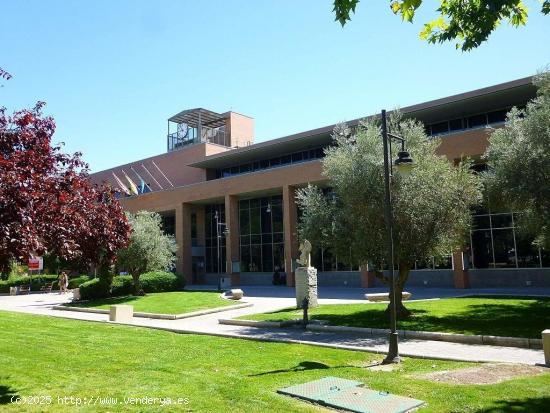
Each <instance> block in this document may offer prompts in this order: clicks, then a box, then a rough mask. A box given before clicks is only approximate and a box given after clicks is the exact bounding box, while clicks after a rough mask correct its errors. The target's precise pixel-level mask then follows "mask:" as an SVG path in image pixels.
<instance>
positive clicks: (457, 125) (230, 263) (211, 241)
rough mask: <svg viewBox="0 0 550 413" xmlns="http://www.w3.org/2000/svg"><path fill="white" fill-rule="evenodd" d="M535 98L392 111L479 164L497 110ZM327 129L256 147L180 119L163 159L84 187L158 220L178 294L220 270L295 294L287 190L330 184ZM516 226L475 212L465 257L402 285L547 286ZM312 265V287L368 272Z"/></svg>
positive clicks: (227, 129)
mask: <svg viewBox="0 0 550 413" xmlns="http://www.w3.org/2000/svg"><path fill="white" fill-rule="evenodd" d="M535 94H536V90H535V88H534V86H533V85H532V84H531V78H524V79H518V80H514V81H511V82H507V83H503V84H499V85H495V86H491V87H487V88H483V89H479V90H474V91H470V92H466V93H462V94H459V95H455V96H449V97H445V98H442V99H437V100H433V101H430V102H425V103H421V104H417V105H413V106H409V107H406V108H403V109H402V112H404V113H405V114H406V116H410V117H414V118H416V119H418V120H420V121H422V122H423V123H424V124H425V125H426V130H427V132H428V134H429V135H430V136H432V137H433V139H438V140H439V141H440V146H439V148H438V151H439V152H440V153H441V154H443V155H445V156H447V157H448V158H449V159H451V160H458V159H460V158H461V157H462V156H470V157H472V158H474V159H477V160H480V155H481V154H483V152H484V150H485V148H486V146H487V138H488V136H489V135H490V133H491V131H492V130H493V128H498V127H500V126H502V125H503V123H504V120H505V115H506V112H507V111H508V110H509V109H510V108H511V107H512V106H520V107H521V106H524V105H525V104H526V103H527V101H528V100H530V99H532V98H533V97H534V96H535ZM358 122H359V119H357V120H354V121H351V122H348V123H349V125H350V126H353V125H357V123H358ZM333 128H334V125H330V126H326V127H322V128H319V129H314V130H310V131H306V132H301V133H297V134H295V135H290V136H285V137H282V138H278V139H273V140H270V141H266V142H261V143H254V120H253V119H252V118H250V117H248V116H245V115H241V114H239V113H235V112H226V113H215V112H212V111H209V110H206V109H202V108H199V109H191V110H186V111H183V112H181V113H178V114H177V115H175V116H173V117H171V118H170V119H169V120H168V133H167V152H166V153H164V154H161V155H157V156H153V157H150V158H146V159H142V160H139V161H136V162H132V163H130V164H126V165H121V166H117V167H115V168H112V169H108V170H105V171H101V172H98V173H95V174H93V175H92V176H91V178H92V180H94V181H95V182H98V183H99V182H103V181H107V182H110V184H111V185H112V186H113V187H115V188H117V189H119V190H120V193H121V202H122V204H123V206H124V208H125V209H126V210H128V211H132V212H136V211H138V210H149V211H157V212H159V213H160V214H161V215H162V216H163V219H164V226H165V230H166V231H167V232H170V233H173V234H174V235H175V237H176V240H177V243H178V247H179V249H178V257H177V266H176V269H177V271H178V272H181V273H183V274H184V275H185V277H186V280H187V283H188V284H204V283H209V284H215V283H217V281H218V270H220V272H221V273H223V274H224V275H225V276H226V278H227V279H228V280H230V282H231V284H232V285H239V284H244V285H246V284H271V282H272V278H273V273H274V271H276V270H279V271H280V272H281V273H286V275H287V284H288V285H293V271H292V270H293V268H295V259H296V258H298V256H299V252H298V241H297V237H296V223H297V215H298V211H297V206H296V203H295V190H296V188H299V187H302V186H305V185H307V184H308V183H313V184H317V185H321V186H327V185H328V182H327V179H326V177H324V176H323V174H322V165H321V160H322V158H323V148H324V147H326V146H327V145H329V144H330V142H331V137H330V135H331V132H332V130H333ZM480 167H482V166H481V161H480ZM216 217H217V219H218V221H216ZM514 217H516V215H515V214H512V213H508V212H505V213H491V211H487V210H480V211H477V212H476V213H475V217H474V222H475V226H474V229H473V230H472V232H471V237H470V245H468V246H465V252H464V253H462V252H454V253H452V252H449V259H448V261H447V262H446V263H443V264H441V263H438V264H436V263H435V262H424V263H418V264H417V268H416V269H415V270H414V271H412V273H411V277H410V281H409V282H410V284H413V285H414V284H417V285H426V286H449V287H451V286H455V287H457V288H465V287H468V286H469V285H471V286H497V285H516V286H526V285H533V286H535V285H543V284H545V285H550V269H549V268H548V267H550V255H548V254H547V253H544V251H539V250H538V249H536V248H534V247H533V246H532V244H531V242H530V240H525V239H522V238H521V236H520V234H519V233H518V232H517V231H516V229H515V227H514ZM217 222H219V223H220V225H217ZM225 228H227V229H228V233H225V231H224V230H225ZM217 229H219V231H217ZM218 233H219V234H221V235H220V237H218ZM218 240H219V242H220V245H219V247H218ZM218 252H219V253H218ZM313 264H314V265H315V266H316V267H317V269H318V271H319V276H318V278H319V284H320V285H335V286H337V285H339V286H344V285H347V286H356V287H358V286H364V287H369V286H373V285H374V283H375V280H374V277H373V276H372V274H370V273H369V272H368V271H367V269H360V268H357V267H355V266H353V265H349V264H347V263H346V260H341V259H340V260H339V259H338V257H334V256H332V255H331V254H329V253H328V252H327V251H321V250H318V251H316V252H315V254H314V255H313ZM545 274H546V275H545Z"/></svg>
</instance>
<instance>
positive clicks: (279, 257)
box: [239, 195, 284, 272]
mask: <svg viewBox="0 0 550 413" xmlns="http://www.w3.org/2000/svg"><path fill="white" fill-rule="evenodd" d="M282 208H283V206H282V196H280V195H277V196H271V197H265V198H256V199H247V200H242V201H240V202H239V229H240V234H241V237H240V251H241V252H240V254H241V271H242V272H273V271H275V270H276V269H278V270H284V237H283V210H282Z"/></svg>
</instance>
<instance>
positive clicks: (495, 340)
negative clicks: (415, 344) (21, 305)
mask: <svg viewBox="0 0 550 413" xmlns="http://www.w3.org/2000/svg"><path fill="white" fill-rule="evenodd" d="M299 322H300V321H298V320H290V321H282V322H277V321H253V320H236V319H220V320H218V323H219V324H228V325H235V326H245V327H256V328H281V327H288V326H291V325H294V324H298V323H299ZM306 330H308V331H313V332H318V333H351V334H365V335H386V334H389V332H390V330H388V329H383V328H363V327H347V326H323V325H311V324H310V325H308V326H307V327H306ZM397 334H398V335H399V337H401V338H405V339H411V340H434V341H446V342H450V343H461V344H477V345H491V346H500V347H518V348H528V349H535V350H540V349H542V339H536V338H522V337H500V336H482V335H468V334H454V333H442V332H432V331H411V330H397Z"/></svg>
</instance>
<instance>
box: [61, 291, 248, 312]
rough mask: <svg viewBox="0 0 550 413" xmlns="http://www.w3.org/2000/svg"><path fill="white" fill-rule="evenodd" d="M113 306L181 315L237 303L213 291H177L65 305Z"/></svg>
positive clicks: (106, 307)
mask: <svg viewBox="0 0 550 413" xmlns="http://www.w3.org/2000/svg"><path fill="white" fill-rule="evenodd" d="M113 304H130V305H133V306H134V311H140V312H145V313H161V314H182V313H189V312H192V311H198V310H205V309H208V308H215V307H224V306H228V305H236V304H238V303H235V302H233V301H230V300H225V299H223V298H220V293H219V292H215V291H177V292H170V293H150V294H147V295H144V296H142V297H135V296H132V295H130V296H124V297H113V298H106V299H103V300H93V301H87V302H83V303H69V304H67V305H70V306H78V307H87V308H91V307H93V308H104V309H108V308H109V306H111V305H113Z"/></svg>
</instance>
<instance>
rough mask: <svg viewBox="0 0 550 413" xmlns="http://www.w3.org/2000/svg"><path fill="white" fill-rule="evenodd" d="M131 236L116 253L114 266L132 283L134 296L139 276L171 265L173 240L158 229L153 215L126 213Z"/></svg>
mask: <svg viewBox="0 0 550 413" xmlns="http://www.w3.org/2000/svg"><path fill="white" fill-rule="evenodd" d="M127 217H128V221H129V223H130V227H131V228H132V230H131V235H130V244H129V245H128V247H126V248H123V249H121V250H119V252H118V266H119V267H120V268H124V269H125V270H126V271H128V273H130V275H131V276H132V278H133V280H134V288H135V293H136V294H141V288H140V284H139V276H140V275H141V274H143V273H145V272H149V271H164V270H166V269H168V268H170V267H171V266H172V265H173V264H174V262H175V259H176V258H175V254H176V250H177V245H176V241H175V240H174V237H173V236H171V235H166V234H165V233H164V232H163V230H162V219H161V216H160V215H159V214H157V213H156V212H148V211H139V212H138V213H137V214H130V213H127Z"/></svg>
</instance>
